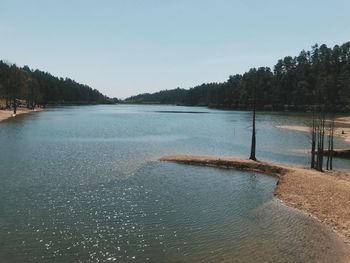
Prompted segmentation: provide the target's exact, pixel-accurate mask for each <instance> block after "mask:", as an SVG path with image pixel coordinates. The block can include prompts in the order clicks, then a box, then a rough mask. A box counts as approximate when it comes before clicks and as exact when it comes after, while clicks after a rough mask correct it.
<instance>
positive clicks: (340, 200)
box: [160, 155, 350, 260]
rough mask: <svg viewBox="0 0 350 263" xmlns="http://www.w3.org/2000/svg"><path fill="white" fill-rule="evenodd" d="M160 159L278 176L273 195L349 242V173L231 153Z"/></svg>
mask: <svg viewBox="0 0 350 263" xmlns="http://www.w3.org/2000/svg"><path fill="white" fill-rule="evenodd" d="M160 160H161V161H171V162H178V163H184V164H194V165H206V166H213V167H220V168H233V169H238V170H245V171H253V172H259V173H264V174H269V175H273V176H276V177H278V178H279V180H278V183H277V186H276V188H275V191H274V195H275V196H276V197H277V198H278V199H280V200H281V201H282V202H284V203H285V204H287V205H288V206H291V207H293V208H297V209H299V210H301V211H303V212H306V213H307V214H309V215H311V216H313V217H314V218H315V219H317V220H318V221H320V222H322V223H324V224H326V225H328V226H329V227H331V228H332V229H333V230H334V231H335V232H336V233H338V234H339V235H340V236H341V238H342V239H343V240H344V241H345V242H346V243H350V174H346V173H341V172H318V171H316V170H312V169H306V168H301V167H296V166H290V165H285V164H278V163H272V162H271V163H267V162H254V161H251V160H245V159H239V158H232V157H220V158H219V157H212V156H191V155H175V156H166V157H163V158H161V159H160ZM349 249H350V248H349ZM349 251H350V250H349ZM347 260H350V258H348V259H347Z"/></svg>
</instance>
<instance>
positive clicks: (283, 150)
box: [0, 105, 350, 262]
mask: <svg viewBox="0 0 350 263" xmlns="http://www.w3.org/2000/svg"><path fill="white" fill-rule="evenodd" d="M307 121H308V116H307V115H306V114H297V113H271V112H262V113H261V112H259V113H258V116H257V158H258V159H262V160H272V161H278V162H285V163H291V164H298V165H304V166H308V165H309V159H310V158H309V156H308V155H307V153H305V152H306V151H305V150H307V149H308V148H309V138H308V134H306V133H303V132H294V131H289V130H283V129H279V128H276V127H275V126H276V125H293V124H295V125H303V124H304V123H305V122H307ZM250 129H251V113H250V112H244V111H221V110H212V109H207V108H202V107H176V106H139V105H106V106H104V105H102V106H80V107H73V106H72V107H58V108H50V109H47V111H45V112H41V113H35V114H30V115H27V116H19V117H18V118H16V119H15V120H10V121H5V122H2V123H0V147H1V155H0V182H1V184H0V237H1V239H0V261H1V262H109V261H111V262H113V261H115V262H146V261H148V262H330V261H331V262H336V261H337V258H338V257H339V253H338V252H337V250H336V246H337V245H338V243H339V240H338V239H337V237H336V236H335V235H334V234H333V233H332V232H331V231H330V230H329V229H328V228H325V227H323V226H321V225H320V224H319V223H317V222H316V221H315V220H313V219H311V218H310V217H308V216H306V215H304V214H302V213H300V212H297V211H295V210H293V209H291V208H288V207H286V206H284V205H282V204H281V203H280V202H279V201H278V200H275V199H274V198H273V189H274V187H275V185H276V178H274V177H271V176H267V175H261V174H254V173H247V172H240V171H234V170H224V169H215V168H208V167H195V166H186V165H180V164H174V163H167V162H160V161H158V159H159V158H160V157H162V156H163V155H172V154H198V155H225V156H232V155H234V156H238V157H244V158H246V157H248V156H249V150H250V137H251V133H250ZM341 146H343V147H344V146H346V145H345V143H344V142H343V141H341V140H338V139H337V140H336V142H335V148H339V147H341ZM347 146H349V145H347ZM334 167H335V168H341V169H349V168H350V164H349V162H348V161H345V160H341V159H335V161H334Z"/></svg>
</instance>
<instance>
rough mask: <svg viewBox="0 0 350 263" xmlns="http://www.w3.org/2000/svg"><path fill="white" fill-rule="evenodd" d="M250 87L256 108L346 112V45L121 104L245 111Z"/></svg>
mask: <svg viewBox="0 0 350 263" xmlns="http://www.w3.org/2000/svg"><path fill="white" fill-rule="evenodd" d="M254 87H255V88H256V107H257V109H265V110H307V109H309V108H311V105H323V106H328V107H331V108H332V109H333V110H334V111H350V42H347V43H344V44H343V45H341V46H338V45H336V46H334V47H333V48H329V47H327V46H326V45H321V46H319V45H317V44H316V45H314V46H313V47H312V49H311V51H304V50H303V51H301V52H300V54H299V55H298V56H296V57H291V56H287V57H285V58H283V59H280V60H278V62H277V64H276V65H275V66H274V68H273V70H271V69H270V68H268V67H260V68H252V69H250V70H249V71H248V72H246V73H244V74H243V75H239V74H237V75H232V76H230V77H229V79H228V80H227V81H225V82H222V83H207V84H202V85H199V86H196V87H193V88H190V89H188V90H187V89H180V88H177V89H173V90H164V91H160V92H157V93H153V94H148V93H147V94H140V95H137V96H133V97H129V98H127V99H126V100H125V102H127V103H155V104H157V103H159V104H176V105H201V106H209V107H218V108H233V109H247V108H250V107H251V106H252V92H253V90H254Z"/></svg>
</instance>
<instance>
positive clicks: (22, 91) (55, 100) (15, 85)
mask: <svg viewBox="0 0 350 263" xmlns="http://www.w3.org/2000/svg"><path fill="white" fill-rule="evenodd" d="M0 98H1V99H2V100H3V101H4V102H5V106H3V107H6V108H10V107H12V108H13V109H14V113H16V109H17V104H18V101H22V102H23V101H25V103H26V106H27V107H28V108H34V107H35V106H36V105H37V104H41V105H45V104H97V103H115V102H116V101H117V99H109V98H108V97H106V96H104V95H103V94H101V93H100V92H99V91H98V90H96V89H92V88H90V87H89V86H87V85H83V84H80V83H77V82H75V81H74V80H71V79H69V78H65V79H63V78H58V77H55V76H52V75H51V74H50V73H47V72H43V71H40V70H35V71H33V70H31V69H30V68H29V67H28V66H24V67H23V68H20V67H17V66H16V65H12V64H10V63H6V62H4V61H0Z"/></svg>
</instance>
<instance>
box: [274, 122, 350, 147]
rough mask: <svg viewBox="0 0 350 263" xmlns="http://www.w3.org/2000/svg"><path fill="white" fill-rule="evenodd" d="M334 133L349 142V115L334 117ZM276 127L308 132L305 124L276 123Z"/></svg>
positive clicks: (308, 128)
mask: <svg viewBox="0 0 350 263" xmlns="http://www.w3.org/2000/svg"><path fill="white" fill-rule="evenodd" d="M335 123H336V124H335V127H336V128H335V131H334V135H335V136H337V137H340V138H343V139H344V140H345V141H346V142H350V117H340V118H336V119H335ZM276 128H280V129H286V130H291V131H299V132H310V127H308V126H307V125H277V126H276Z"/></svg>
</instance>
